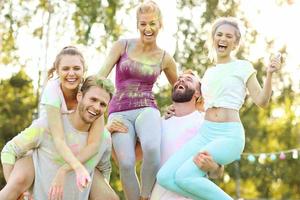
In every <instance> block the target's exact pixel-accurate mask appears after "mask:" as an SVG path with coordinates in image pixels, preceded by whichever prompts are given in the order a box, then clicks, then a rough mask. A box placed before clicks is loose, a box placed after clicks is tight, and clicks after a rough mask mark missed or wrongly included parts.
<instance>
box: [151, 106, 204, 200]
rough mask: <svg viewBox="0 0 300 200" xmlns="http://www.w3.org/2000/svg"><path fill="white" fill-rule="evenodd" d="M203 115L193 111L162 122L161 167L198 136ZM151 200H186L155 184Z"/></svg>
mask: <svg viewBox="0 0 300 200" xmlns="http://www.w3.org/2000/svg"><path fill="white" fill-rule="evenodd" d="M203 121H204V113H200V112H198V111H194V112H192V113H190V114H188V115H186V116H183V117H176V116H173V117H171V118H170V119H167V120H163V121H162V141H161V166H162V165H163V164H164V163H165V162H166V161H167V160H168V158H170V157H171V156H172V155H173V154H174V153H175V152H176V151H177V150H179V149H180V148H181V147H182V146H183V145H184V144H186V143H187V142H188V141H189V140H191V139H192V138H193V137H194V136H195V135H196V134H198V132H199V129H200V126H201V125H202V123H203ZM151 200H187V198H185V197H182V196H180V195H177V194H175V193H174V192H171V191H168V190H166V189H164V188H163V187H161V186H160V185H159V184H157V183H156V184H155V186H154V189H153V191H152V195H151Z"/></svg>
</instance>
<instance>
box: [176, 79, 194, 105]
mask: <svg viewBox="0 0 300 200" xmlns="http://www.w3.org/2000/svg"><path fill="white" fill-rule="evenodd" d="M197 87H199V82H198V80H197V79H196V77H195V76H193V75H191V74H182V75H180V76H179V77H178V79H177V81H176V82H175V84H174V87H173V90H172V100H173V101H174V102H179V103H183V102H188V101H190V100H191V99H192V98H193V96H194V94H195V92H196V91H197V90H198V88H197Z"/></svg>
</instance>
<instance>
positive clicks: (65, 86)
mask: <svg viewBox="0 0 300 200" xmlns="http://www.w3.org/2000/svg"><path fill="white" fill-rule="evenodd" d="M57 73H58V75H59V78H60V82H61V87H62V90H63V91H73V90H77V88H78V86H79V84H80V82H81V80H82V78H83V75H84V67H83V63H82V61H81V59H80V57H79V56H78V55H64V56H62V58H61V59H60V61H59V63H58V68H57Z"/></svg>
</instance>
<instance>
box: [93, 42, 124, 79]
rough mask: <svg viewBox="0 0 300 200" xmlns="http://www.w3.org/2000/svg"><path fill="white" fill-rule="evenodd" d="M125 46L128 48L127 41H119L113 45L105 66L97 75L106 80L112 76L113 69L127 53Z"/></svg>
mask: <svg viewBox="0 0 300 200" xmlns="http://www.w3.org/2000/svg"><path fill="white" fill-rule="evenodd" d="M125 46H126V41H125V40H118V41H116V42H115V43H114V44H113V45H112V47H111V49H110V51H109V53H108V55H107V57H106V59H105V61H104V64H103V66H102V67H101V69H100V70H99V72H98V74H97V75H98V76H101V77H105V78H106V77H107V76H108V75H109V74H110V72H111V70H112V69H113V67H114V66H115V64H116V63H117V62H118V60H119V58H120V57H121V55H122V54H123V52H124V51H125Z"/></svg>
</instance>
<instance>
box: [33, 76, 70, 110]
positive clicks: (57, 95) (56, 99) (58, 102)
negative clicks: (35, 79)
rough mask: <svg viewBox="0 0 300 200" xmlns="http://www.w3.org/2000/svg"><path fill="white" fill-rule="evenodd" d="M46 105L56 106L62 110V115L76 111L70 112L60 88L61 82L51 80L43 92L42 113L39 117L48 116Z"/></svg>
mask: <svg viewBox="0 0 300 200" xmlns="http://www.w3.org/2000/svg"><path fill="white" fill-rule="evenodd" d="M46 105H51V106H54V107H56V108H58V109H60V110H61V113H62V114H67V113H71V112H74V110H68V108H67V104H66V101H65V98H64V94H63V92H62V90H61V87H60V80H59V79H58V78H56V79H50V80H48V81H47V84H46V86H45V88H44V90H43V93H42V97H41V102H40V105H39V106H40V113H39V116H47V114H46V113H47V112H46V108H45V106H46Z"/></svg>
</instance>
